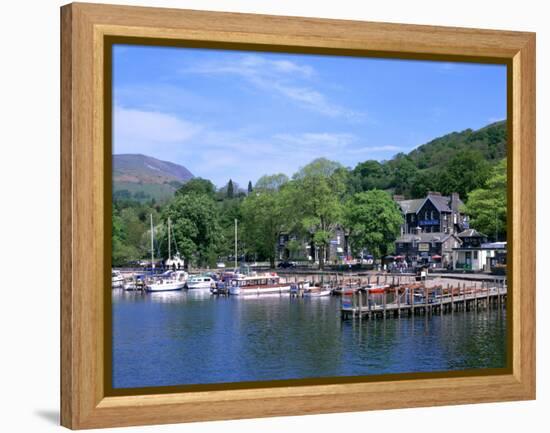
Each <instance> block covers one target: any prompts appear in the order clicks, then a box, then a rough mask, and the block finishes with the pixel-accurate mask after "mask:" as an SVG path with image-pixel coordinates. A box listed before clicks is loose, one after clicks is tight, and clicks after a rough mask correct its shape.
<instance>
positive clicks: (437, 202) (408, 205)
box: [397, 194, 464, 214]
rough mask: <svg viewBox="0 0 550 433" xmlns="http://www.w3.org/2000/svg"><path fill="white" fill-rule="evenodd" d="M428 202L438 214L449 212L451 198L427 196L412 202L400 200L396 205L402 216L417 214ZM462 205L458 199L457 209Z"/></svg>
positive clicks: (435, 195) (434, 195)
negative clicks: (428, 201)
mask: <svg viewBox="0 0 550 433" xmlns="http://www.w3.org/2000/svg"><path fill="white" fill-rule="evenodd" d="M428 199H429V200H430V201H431V202H432V203H433V205H434V206H435V208H436V209H437V210H438V211H439V212H451V207H450V205H451V197H450V196H448V195H439V194H428V195H427V196H426V197H425V198H418V199H413V200H400V201H398V202H397V203H398V204H399V206H400V207H401V210H402V211H403V213H404V214H408V213H417V212H418V211H419V210H420V208H422V206H423V205H424V202H425V201H426V200H428ZM462 205H464V203H463V202H462V200H460V198H459V199H458V207H459V208H460V206H462Z"/></svg>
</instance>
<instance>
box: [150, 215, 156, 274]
mask: <svg viewBox="0 0 550 433" xmlns="http://www.w3.org/2000/svg"><path fill="white" fill-rule="evenodd" d="M154 267H155V250H154V245H153V214H151V274H152V273H153V268H154Z"/></svg>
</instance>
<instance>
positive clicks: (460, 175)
mask: <svg viewBox="0 0 550 433" xmlns="http://www.w3.org/2000/svg"><path fill="white" fill-rule="evenodd" d="M490 170H491V166H490V164H489V163H488V162H487V161H486V160H485V158H484V157H483V155H482V154H481V153H480V152H477V151H473V150H464V151H461V152H459V153H458V154H457V155H456V156H454V157H453V158H452V159H451V160H450V161H449V162H448V164H447V165H446V166H445V168H444V169H443V170H442V171H441V174H440V176H439V191H441V192H442V193H443V194H445V195H448V194H451V193H453V192H458V193H459V194H460V196H461V197H466V196H467V195H468V193H469V192H470V191H473V190H474V189H477V188H481V187H483V185H484V184H485V182H486V181H487V179H488V178H489V174H490Z"/></svg>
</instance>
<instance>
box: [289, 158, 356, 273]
mask: <svg viewBox="0 0 550 433" xmlns="http://www.w3.org/2000/svg"><path fill="white" fill-rule="evenodd" d="M293 179H294V180H293V182H292V187H290V188H288V189H286V188H285V189H286V191H287V193H288V194H289V199H288V203H290V204H291V206H292V214H290V213H289V218H290V215H293V217H294V218H296V219H297V226H298V227H299V228H300V229H301V230H302V231H303V232H307V233H309V234H310V236H311V239H312V241H313V242H314V244H315V245H316V246H317V247H318V248H319V268H320V269H323V267H324V262H325V255H326V249H327V246H329V245H330V239H331V237H332V233H333V231H334V229H335V228H336V227H337V226H338V224H339V223H340V222H341V219H342V211H343V209H342V199H343V197H344V195H345V193H346V181H347V171H346V170H345V169H343V167H342V166H341V165H340V164H338V163H337V162H333V161H329V160H327V159H324V158H319V159H316V160H314V161H312V162H311V163H310V164H308V165H306V166H305V167H303V168H302V169H300V170H299V171H298V172H297V173H296V174H295V175H294V176H293Z"/></svg>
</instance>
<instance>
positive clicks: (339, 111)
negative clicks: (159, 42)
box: [181, 55, 366, 122]
mask: <svg viewBox="0 0 550 433" xmlns="http://www.w3.org/2000/svg"><path fill="white" fill-rule="evenodd" d="M181 72H183V73H192V74H207V75H219V74H232V75H237V76H239V77H241V78H243V79H245V80H246V81H247V82H248V83H250V84H252V85H253V86H255V87H256V88H258V89H260V90H262V91H264V92H269V93H272V94H273V95H275V96H279V97H284V98H286V99H289V100H291V101H293V102H295V103H296V104H297V105H299V106H301V107H302V108H305V109H308V110H311V111H314V112H317V113H319V114H322V115H325V116H328V117H343V118H346V119H348V120H350V121H354V122H355V121H360V120H363V119H364V118H365V117H366V116H365V114H364V113H362V112H358V111H354V110H351V109H348V108H345V107H342V106H340V105H338V104H335V103H333V102H331V101H329V100H328V98H327V97H326V96H325V95H324V94H323V93H322V92H320V91H319V90H316V89H314V88H312V87H311V86H307V85H303V84H299V83H298V82H299V81H303V80H308V79H310V78H312V77H313V76H315V75H316V73H315V70H314V69H313V68H312V67H311V66H309V65H303V64H299V63H297V62H292V61H290V60H270V59H266V58H264V57H261V56H258V55H247V56H242V57H235V60H232V61H212V60H210V61H206V62H203V63H198V64H197V63H196V64H193V65H192V66H188V67H186V68H183V69H182V70H181Z"/></svg>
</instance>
